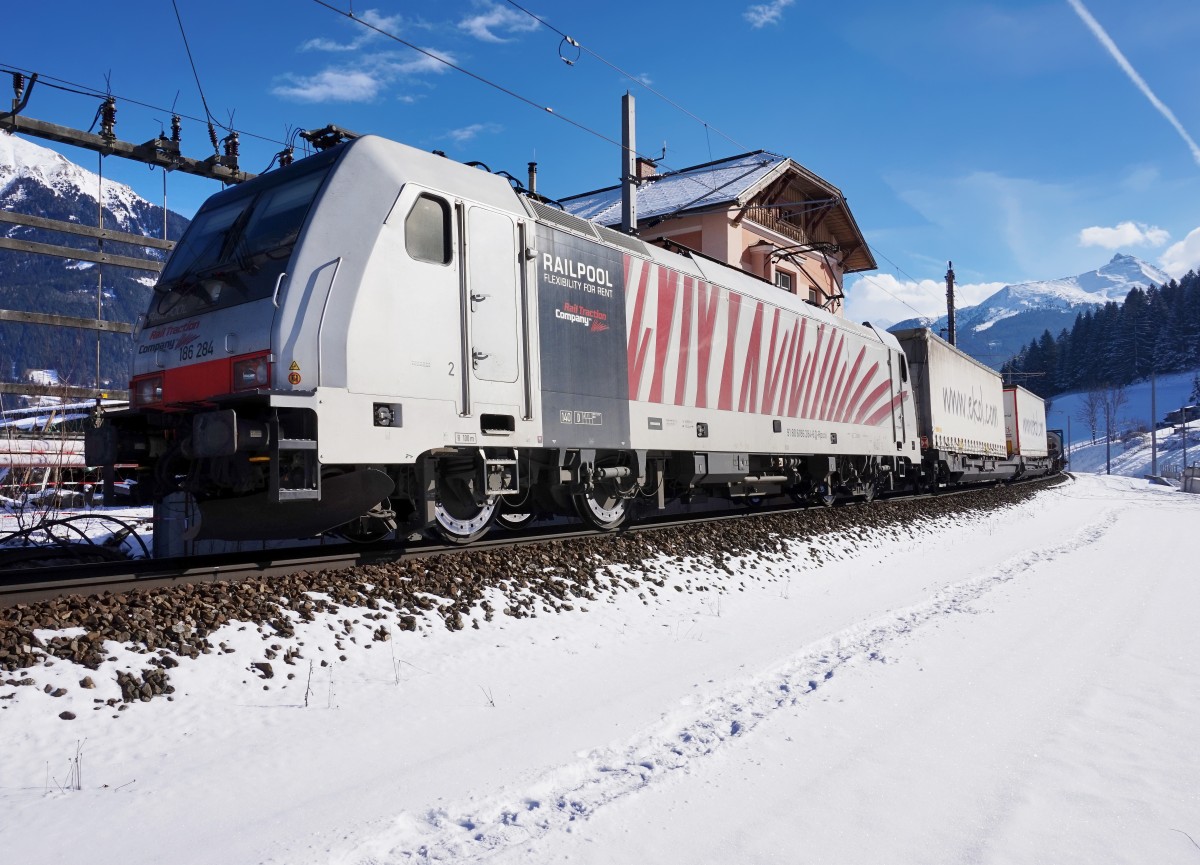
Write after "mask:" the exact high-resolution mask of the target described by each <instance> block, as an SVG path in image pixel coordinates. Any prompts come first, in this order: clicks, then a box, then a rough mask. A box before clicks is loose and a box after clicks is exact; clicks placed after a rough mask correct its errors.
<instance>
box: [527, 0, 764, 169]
mask: <svg viewBox="0 0 1200 865" xmlns="http://www.w3.org/2000/svg"><path fill="white" fill-rule="evenodd" d="M505 2H507V3H508V5H510V6H512V7H513V8H515V9H519V10H520V11H521V12H523V13H525V14H526V15H528V16H529V17H530V18H532V19H533V20H534V21H536V22H538V23H539V24H541V25H542V26H543V27H546V28H547V29H549V30H552V31H554V32H555V33H557V34H558V35H559V36H561V37H562V38H563V39H566V40H568V41H569V42H570V43H571V44H572V45H574V46H576V47H578V48H579V49H580V50H582V51H586V52H587V53H588V54H590V55H592V56H593V57H595V58H596V59H597V60H599V61H600V62H601V63H603V64H604V65H605V66H607V67H609V68H610V69H612V70H614V71H615V72H617V73H619V74H621V75H623V76H625V77H626V78H628V79H629V80H630V81H633V82H636V83H637V84H640V85H641V86H642V87H644V88H646V89H647V90H649V91H650V92H651V93H653V94H654V95H655V96H657V97H658V98H659V99H661V100H662V101H663V102H666V103H667V104H668V105H670V106H671V107H673V108H675V109H676V110H677V111H681V112H683V113H684V114H686V115H687V116H688V117H690V118H692V119H693V120H695V121H696V122H697V123H699V124H701V125H702V126H703V127H704V130H705V132H706V133H707V132H708V131H709V130H712V131H713V132H715V133H717V135H720V136H721V137H722V138H724V139H725V140H726V141H728V142H729V143H730V144H733V145H734V146H735V147H738V148H739V149H741V150H750V149H751V148H748V147H747V146H746V145H744V144H742V143H741V142H739V141H738V140H736V139H735V138H732V137H730V136H729V135H726V134H725V133H724V132H722V131H721V130H720V129H717V127H715V126H713V125H712V124H711V123H709V122H708V121H706V120H705V119H704V118H703V117H698V116H697V115H696V114H694V113H692V112H691V111H688V110H687V109H686V108H684V107H683V106H682V105H680V104H679V103H678V102H676V101H675V100H673V99H671V98H670V97H669V96H667V95H665V94H663V93H660V92H659V91H658V90H656V89H655V88H654V87H651V86H650V85H649V84H647V83H646V82H645V81H643V80H642V79H641V78H639V77H638V76H636V75H633V74H632V73H629V72H626V71H625V70H624V69H622V68H621V67H620V66H617V65H616V64H615V63H613V62H612V61H610V60H608V59H606V58H605V57H603V56H601V55H600V54H599V53H597V52H596V51H593V50H592V49H591V48H588V47H587V46H586V45H584V44H582V43H580V42H579V41H577V40H576V39H574V38H573V37H571V36H569V35H568V34H566V33H564V32H563V31H562V30H559V29H558V28H557V27H555V26H554V25H553V24H551V23H550V22H548V21H546V20H545V19H544V18H541V17H539V16H537V15H535V14H534V13H533V12H530V11H529V10H528V9H526V8H525V7H524V6H522V5H520V4H519V3H516V2H515V0H505ZM709 149H710V151H711V145H710V148H709ZM710 158H711V157H710Z"/></svg>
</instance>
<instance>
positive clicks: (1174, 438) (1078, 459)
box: [1070, 421, 1200, 479]
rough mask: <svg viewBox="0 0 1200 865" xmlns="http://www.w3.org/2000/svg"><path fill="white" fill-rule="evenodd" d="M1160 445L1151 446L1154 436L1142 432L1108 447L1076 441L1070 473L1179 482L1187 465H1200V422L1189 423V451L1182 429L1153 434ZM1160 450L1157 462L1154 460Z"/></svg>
mask: <svg viewBox="0 0 1200 865" xmlns="http://www.w3.org/2000/svg"><path fill="white" fill-rule="evenodd" d="M1154 435H1155V437H1156V438H1157V442H1155V443H1153V444H1152V443H1151V440H1150V439H1151V433H1139V434H1137V435H1131V436H1126V437H1124V440H1118V441H1113V442H1112V445H1111V447H1108V448H1106V446H1105V442H1104V439H1103V438H1101V439H1100V440H1099V441H1098V442H1097V443H1096V444H1091V443H1090V442H1087V441H1083V442H1079V441H1076V443H1075V445H1074V447H1072V448H1071V466H1070V468H1071V471H1077V472H1105V471H1107V470H1110V469H1111V473H1112V474H1114V475H1125V476H1126V477H1131V478H1143V477H1146V476H1148V475H1151V474H1157V475H1159V476H1166V477H1170V478H1174V479H1177V478H1178V477H1179V476H1180V473H1181V471H1182V470H1183V467H1184V458H1185V455H1186V459H1187V465H1189V466H1192V465H1200V423H1198V422H1196V421H1192V422H1191V423H1189V424H1188V430H1187V438H1186V442H1187V449H1186V451H1185V450H1184V441H1185V439H1184V434H1183V430H1182V429H1181V428H1180V429H1171V428H1170V427H1167V428H1166V429H1161V430H1158V431H1157V432H1156V433H1154ZM1155 447H1157V460H1155Z"/></svg>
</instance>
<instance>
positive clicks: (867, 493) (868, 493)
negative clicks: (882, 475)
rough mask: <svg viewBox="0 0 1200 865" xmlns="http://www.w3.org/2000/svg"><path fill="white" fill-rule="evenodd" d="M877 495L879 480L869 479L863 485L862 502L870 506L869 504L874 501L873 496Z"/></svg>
mask: <svg viewBox="0 0 1200 865" xmlns="http://www.w3.org/2000/svg"><path fill="white" fill-rule="evenodd" d="M878 494H879V479H878V478H871V479H870V480H868V481H867V482H866V483H865V484H863V488H862V497H863V501H864V502H867V503H868V504H870V503H871V502H873V501H875V496H876V495H878Z"/></svg>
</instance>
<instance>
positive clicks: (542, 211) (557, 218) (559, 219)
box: [525, 198, 599, 240]
mask: <svg viewBox="0 0 1200 865" xmlns="http://www.w3.org/2000/svg"><path fill="white" fill-rule="evenodd" d="M525 204H526V206H528V207H529V208H530V209H531V210H532V211H533V215H534V216H535V217H537V218H538V219H540V220H542V221H543V222H551V223H553V224H555V225H557V226H559V227H560V228H565V229H567V230H568V231H573V232H575V233H576V234H582V235H583V236H584V237H590V238H591V239H592V240H599V237H598V236H597V235H596V227H595V226H594V225H593V224H592V223H590V222H588V221H587V220H586V219H580V218H579V217H578V216H572V215H571V214H569V213H567V212H566V211H564V210H559V209H558V208H557V207H549V206H548V205H545V204H542V203H541V202H540V201H534V200H533V199H532V198H526V199H525Z"/></svg>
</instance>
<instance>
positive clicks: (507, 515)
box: [496, 505, 537, 531]
mask: <svg viewBox="0 0 1200 865" xmlns="http://www.w3.org/2000/svg"><path fill="white" fill-rule="evenodd" d="M535 519H537V514H535V513H534V512H533V510H532V509H524V510H518V511H510V510H508V509H507V508H505V507H504V505H501V506H500V512H499V513H498V514H496V523H497V524H498V525H499V526H501V527H502V528H505V529H509V530H511V531H515V530H517V529H523V528H525V527H526V526H527V525H529V524H530V523H532V522H533V521H534V520H535Z"/></svg>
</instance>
